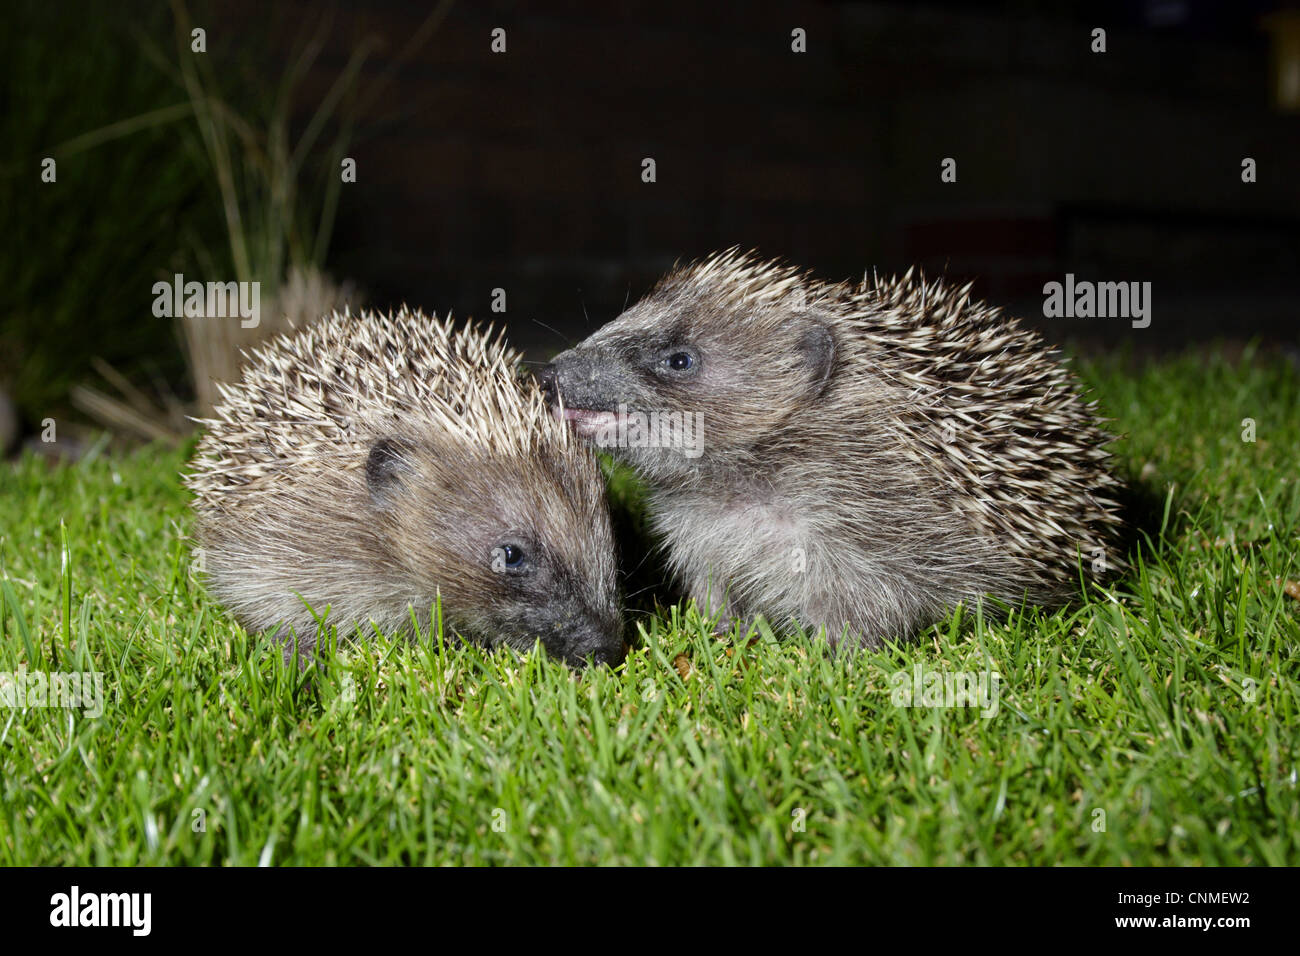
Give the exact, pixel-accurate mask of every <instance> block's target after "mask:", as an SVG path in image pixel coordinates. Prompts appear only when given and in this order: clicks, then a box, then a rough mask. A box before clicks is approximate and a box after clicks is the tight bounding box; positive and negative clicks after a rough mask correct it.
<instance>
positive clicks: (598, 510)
mask: <svg viewBox="0 0 1300 956" xmlns="http://www.w3.org/2000/svg"><path fill="white" fill-rule="evenodd" d="M518 360H519V356H518V355H517V354H516V353H515V352H513V351H512V350H510V349H508V348H507V347H506V345H505V344H504V341H503V340H502V338H501V337H500V336H498V337H496V338H495V339H494V338H492V336H491V333H490V331H489V332H487V333H484V332H480V331H478V330H476V329H475V328H473V327H472V326H465V327H464V328H461V329H459V330H458V329H455V328H454V327H453V325H452V323H451V320H450V319H448V320H447V321H445V322H439V321H438V320H437V319H436V318H430V317H428V316H425V315H423V314H421V313H419V312H410V311H406V310H405V309H403V310H402V311H400V312H398V313H397V314H396V315H376V314H369V313H363V314H362V315H360V316H353V315H350V314H344V315H339V314H337V313H335V314H333V315H330V316H328V317H326V318H324V319H322V320H321V321H320V322H319V323H318V324H316V325H314V326H312V327H310V328H307V329H305V330H303V331H300V332H298V333H294V334H289V335H285V336H281V337H280V338H277V339H275V340H273V341H272V342H270V343H269V344H268V345H266V346H264V347H262V348H260V349H258V350H256V351H254V352H253V353H252V355H251V356H250V363H249V365H248V367H247V368H246V370H245V372H244V377H243V381H241V382H240V383H239V384H237V385H233V386H223V387H222V388H221V396H222V401H221V403H220V404H219V405H218V406H217V408H216V410H215V415H216V417H215V418H214V419H212V420H210V421H205V422H203V423H202V424H203V425H205V426H206V429H207V433H206V434H205V435H204V437H203V439H202V440H201V442H200V443H199V448H198V453H197V455H196V457H195V460H194V462H193V465H192V467H193V472H192V473H191V474H190V475H188V476H187V477H186V483H187V484H188V486H189V487H190V489H191V490H192V491H193V492H194V494H195V500H194V507H195V510H196V512H197V515H198V526H197V537H198V541H199V544H200V545H201V547H202V549H203V558H204V562H205V565H206V571H207V574H208V581H209V587H210V589H211V591H212V592H213V594H214V595H215V596H216V597H217V598H218V599H219V600H220V601H222V603H224V604H225V605H226V606H227V607H229V608H230V610H231V611H232V612H233V613H234V614H235V616H236V617H237V618H238V619H239V620H240V622H241V623H243V624H244V626H245V627H247V628H249V629H250V630H257V631H260V630H266V629H269V628H272V627H275V626H276V625H287V627H284V628H283V630H282V634H281V639H282V640H285V641H288V640H289V634H288V629H289V628H292V629H293V631H294V632H295V633H296V636H297V640H298V642H299V650H300V652H302V653H305V654H311V653H312V652H313V649H314V646H315V642H316V637H317V634H316V630H317V625H316V622H315V619H314V618H313V616H312V612H311V610H309V609H308V606H307V605H310V606H311V609H312V610H314V611H315V612H316V614H317V615H321V614H323V613H324V612H325V611H326V609H327V608H328V609H329V617H328V623H329V624H332V625H336V626H337V628H338V633H339V635H340V637H344V636H350V635H351V634H352V633H353V631H354V630H355V629H356V628H357V627H362V628H363V629H365V630H366V631H369V624H370V623H371V622H373V623H374V624H375V625H378V627H379V630H380V631H381V632H383V633H392V632H407V633H409V631H410V629H411V616H412V614H411V609H414V611H415V614H416V616H417V619H423V620H427V619H428V618H427V615H428V613H429V609H430V608H431V606H432V605H433V603H434V601H435V600H436V599H437V598H438V597H439V596H441V601H442V611H443V620H444V623H445V624H446V625H448V626H449V627H450V628H451V629H452V630H454V631H455V632H456V633H458V634H459V635H461V636H462V637H464V638H467V639H470V640H474V641H477V642H480V643H483V644H486V645H495V644H498V643H506V644H510V645H513V646H515V647H518V648H527V647H531V646H532V645H533V642H534V640H540V641H541V642H542V644H543V646H544V647H545V648H546V649H547V650H548V651H549V652H550V653H551V654H553V655H555V656H557V657H560V658H562V659H563V660H565V661H566V662H568V663H570V664H579V663H582V662H584V661H585V660H587V659H588V658H590V659H594V660H596V661H599V662H606V663H617V662H618V661H619V660H621V659H622V657H623V653H624V648H623V641H622V631H623V627H622V616H621V612H620V604H619V600H618V594H617V585H616V567H615V560H614V544H613V538H612V535H611V532H610V525H609V516H608V512H607V510H606V507H605V503H604V498H603V489H604V485H603V481H602V479H601V475H600V470H599V467H598V466H597V464H596V462H595V460H594V459H593V457H592V456H591V454H590V453H589V452H588V451H587V450H586V449H585V448H583V447H581V445H580V443H578V442H576V441H574V440H572V439H571V438H570V437H569V435H568V429H567V428H565V426H563V425H562V424H559V423H557V422H555V421H554V419H553V418H552V416H551V415H549V414H548V413H547V410H546V404H545V401H544V400H543V398H542V395H541V393H540V392H539V391H538V390H537V388H536V386H535V385H533V384H531V383H528V382H526V381H525V380H521V378H520V377H519V373H518ZM299 595H301V597H299ZM304 602H305V603H304ZM291 652H292V646H289V647H287V648H286V654H289V653H291Z"/></svg>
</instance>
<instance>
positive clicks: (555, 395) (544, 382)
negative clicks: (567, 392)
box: [537, 363, 560, 405]
mask: <svg viewBox="0 0 1300 956" xmlns="http://www.w3.org/2000/svg"><path fill="white" fill-rule="evenodd" d="M556 379H557V376H556V374H555V364H554V363H551V364H550V365H548V366H546V368H544V369H542V370H541V371H540V372H538V373H537V383H538V384H539V385H541V386H542V394H543V395H545V396H546V401H547V403H548V404H550V405H556V404H558V403H559V401H560V386H559V384H558V382H557V380H556Z"/></svg>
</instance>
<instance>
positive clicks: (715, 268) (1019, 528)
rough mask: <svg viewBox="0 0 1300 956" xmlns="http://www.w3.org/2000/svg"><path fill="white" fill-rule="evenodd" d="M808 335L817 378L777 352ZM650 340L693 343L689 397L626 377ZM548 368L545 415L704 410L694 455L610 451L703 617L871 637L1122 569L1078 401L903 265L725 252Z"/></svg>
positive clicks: (1104, 483)
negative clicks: (883, 275)
mask: <svg viewBox="0 0 1300 956" xmlns="http://www.w3.org/2000/svg"><path fill="white" fill-rule="evenodd" d="M812 323H816V324H819V325H820V326H822V327H824V328H825V329H828V330H829V331H830V333H831V336H832V338H833V343H834V362H833V366H832V367H831V370H830V371H828V372H827V373H826V378H825V379H824V385H820V386H815V385H814V386H806V385H805V384H801V383H800V381H799V376H800V371H799V366H798V364H797V363H796V362H795V360H794V359H792V358H791V356H792V355H795V354H797V352H798V350H799V347H800V343H801V342H802V341H803V340H802V339H801V340H799V341H798V342H796V341H795V340H794V339H793V338H792V335H794V332H792V331H791V330H792V329H798V328H801V327H802V326H806V325H809V324H812ZM801 334H805V335H806V332H805V333H801ZM659 342H664V343H668V344H665V345H663V346H662V349H663V351H664V352H666V353H671V352H672V350H673V348H674V347H675V346H672V345H671V343H673V342H684V343H688V344H690V345H691V346H692V347H695V348H697V350H698V352H699V354H700V356H701V357H702V358H701V361H702V363H703V364H702V366H701V367H702V369H703V371H702V372H700V373H699V375H700V376H701V377H700V378H699V380H698V385H695V386H691V385H690V384H689V383H684V384H680V385H679V384H678V383H677V381H676V380H672V381H666V382H665V384H662V385H639V384H637V383H638V382H645V381H649V382H654V381H656V379H655V375H654V374H653V373H650V372H647V371H644V370H641V369H640V368H638V367H637V366H636V365H635V362H636V359H635V358H632V357H634V356H636V355H638V354H640V353H639V350H641V349H643V348H649V347H651V346H643V345H642V343H659ZM653 347H659V346H657V345H656V346H653ZM620 362H622V363H624V364H619V363H620ZM628 363H631V364H628ZM553 368H554V369H555V370H556V372H555V373H554V374H555V375H556V376H557V377H556V378H555V381H556V383H557V386H558V387H560V389H561V390H562V391H566V392H570V393H568V394H564V396H563V397H564V400H565V403H566V405H572V406H574V407H586V406H587V405H591V406H593V407H597V408H599V407H602V405H603V403H604V402H606V401H607V400H609V399H614V398H616V399H617V400H618V401H627V402H630V403H631V405H630V407H633V408H635V407H636V402H637V401H638V400H639V401H642V402H648V403H650V405H649V406H648V407H655V403H662V404H660V405H659V407H670V408H671V407H676V406H679V405H686V406H687V407H692V408H698V409H701V410H703V412H704V414H705V416H706V427H705V451H704V454H703V456H702V457H701V458H700V459H699V460H698V461H697V462H694V463H691V462H684V461H674V460H671V459H668V458H664V457H659V458H654V457H651V456H650V455H648V454H646V453H642V452H631V453H626V454H625V457H627V458H628V460H629V462H630V463H631V464H632V465H633V466H634V467H636V468H637V469H638V470H640V471H641V472H642V475H643V477H644V478H645V479H646V481H647V483H648V485H649V487H650V491H651V497H652V509H651V512H652V520H653V522H654V525H655V526H656V528H657V529H658V531H659V533H660V534H661V535H662V537H663V540H664V543H665V545H666V547H667V553H668V558H669V562H670V564H671V566H672V568H673V569H674V570H675V572H676V573H677V575H678V577H679V579H680V580H681V581H682V582H683V584H684V585H685V586H686V588H687V590H688V593H690V594H691V596H692V597H694V598H695V599H696V601H697V602H698V603H699V604H700V605H701V607H703V608H705V609H706V610H709V611H712V612H714V613H717V614H719V615H721V616H723V617H724V618H729V617H738V618H749V617H752V616H753V615H755V614H763V615H765V616H766V617H767V618H769V619H770V620H772V622H773V623H774V624H777V625H785V624H787V623H789V622H790V621H796V622H798V623H800V624H802V625H804V626H805V627H807V628H809V629H810V630H815V629H817V628H819V627H824V628H825V629H826V631H827V634H828V636H829V637H830V639H831V640H836V639H837V638H838V637H839V635H840V633H841V632H842V631H843V630H844V629H845V628H847V629H848V631H849V632H851V633H852V634H854V635H855V636H857V637H858V638H860V639H861V640H863V641H864V642H866V643H870V644H874V643H878V642H879V641H880V640H881V639H883V638H890V637H908V636H911V635H913V634H915V633H916V632H917V630H919V629H920V628H922V627H924V626H926V625H928V624H930V623H933V622H934V621H936V620H939V619H941V618H942V617H943V616H944V615H945V614H946V613H947V612H948V611H949V610H951V608H953V607H954V606H955V605H956V604H958V603H959V602H968V603H969V602H974V601H978V600H980V599H982V598H983V597H985V596H988V595H991V596H993V597H996V598H998V599H1000V600H1001V601H1005V602H1007V603H1010V604H1018V603H1020V602H1021V601H1024V600H1026V599H1027V600H1028V601H1030V602H1033V603H1041V604H1046V605H1054V604H1060V603H1063V602H1065V601H1066V600H1068V598H1069V596H1070V595H1071V594H1072V593H1075V592H1076V591H1077V588H1078V572H1079V569H1080V566H1081V561H1082V567H1083V569H1084V570H1085V571H1087V570H1088V569H1089V567H1090V565H1091V564H1092V562H1093V561H1094V559H1095V558H1097V557H1100V558H1101V559H1102V563H1103V564H1104V566H1105V567H1106V568H1108V569H1115V568H1118V567H1120V566H1121V561H1120V558H1119V555H1118V552H1117V550H1116V540H1117V530H1118V527H1119V519H1118V517H1117V513H1118V505H1117V503H1116V501H1115V500H1114V495H1115V493H1116V491H1117V489H1118V487H1119V483H1118V482H1117V481H1116V480H1115V478H1114V477H1113V476H1112V475H1111V474H1110V472H1109V470H1108V467H1107V466H1108V463H1109V458H1110V455H1109V451H1108V450H1107V443H1108V442H1109V441H1110V437H1109V436H1108V435H1106V434H1105V433H1104V432H1103V431H1102V430H1101V428H1100V426H1099V422H1098V419H1097V417H1096V409H1095V406H1094V405H1093V404H1090V403H1088V402H1087V401H1086V400H1085V399H1083V398H1082V397H1081V395H1080V389H1079V386H1078V384H1077V382H1076V381H1075V379H1074V378H1073V376H1072V375H1071V374H1070V373H1069V372H1068V371H1067V370H1066V369H1065V367H1064V366H1063V365H1062V364H1061V363H1060V362H1058V361H1057V360H1056V359H1055V358H1054V357H1053V355H1052V354H1051V352H1050V350H1049V349H1048V348H1047V346H1045V345H1044V343H1043V342H1042V340H1041V338H1040V337H1039V336H1038V335H1037V333H1035V332H1033V331H1031V330H1028V329H1025V328H1023V327H1022V326H1020V324H1019V323H1018V322H1016V321H1015V320H1014V319H1011V318H1007V317H1005V316H1003V315H1002V314H1001V313H1000V312H999V311H998V310H997V309H995V308H990V307H987V306H985V305H983V304H981V303H978V302H973V301H971V300H970V299H969V297H968V289H953V288H952V287H950V286H947V285H945V284H944V283H942V282H937V281H931V282H925V281H923V280H917V279H914V278H913V276H912V274H911V273H910V272H909V273H908V274H907V275H906V276H903V277H902V278H898V279H889V280H885V281H879V280H874V279H873V280H867V281H864V282H863V283H862V284H861V285H857V286H850V285H846V284H832V283H823V282H818V281H815V280H813V279H811V278H810V277H808V276H807V275H805V274H802V273H799V272H798V271H797V270H795V269H791V268H787V267H784V266H780V265H777V264H774V263H769V262H762V261H759V260H757V259H755V258H753V257H752V256H746V255H740V254H738V253H737V252H735V251H732V252H728V253H724V254H721V255H717V256H714V257H711V258H710V259H708V260H706V261H704V262H702V263H697V264H693V265H691V266H687V267H684V268H681V269H678V270H676V271H674V272H673V273H670V274H669V275H668V276H666V277H665V278H664V279H663V280H662V281H661V282H660V283H659V285H658V286H656V288H655V289H654V290H653V291H652V292H651V293H650V294H649V295H648V296H647V297H646V298H645V299H643V300H642V301H641V302H639V303H638V304H637V305H635V306H634V307H633V308H632V309H629V310H628V311H627V312H626V313H624V315H623V316H620V317H619V318H617V319H615V320H614V321H613V322H611V323H609V324H608V325H606V326H604V327H603V328H602V329H600V330H598V331H597V332H596V333H594V334H593V335H592V336H591V337H590V338H588V339H587V340H586V341H585V342H583V343H580V344H579V345H578V346H577V347H576V348H575V349H573V350H572V351H571V352H570V353H566V354H565V355H563V356H560V357H557V359H556V361H555V363H554V366H553ZM658 374H660V375H661V376H662V375H664V374H666V373H658ZM746 382H752V383H754V384H753V385H749V386H746V384H745V383H746ZM692 387H693V388H694V390H692ZM809 388H811V391H810V392H809V391H807V389H809ZM638 389H639V391H638ZM646 389H649V390H650V391H649V392H647V391H646ZM656 389H659V390H660V391H658V392H656V391H655V390H656ZM627 390H630V392H631V394H623V393H624V392H625V391H627ZM669 454H670V453H669Z"/></svg>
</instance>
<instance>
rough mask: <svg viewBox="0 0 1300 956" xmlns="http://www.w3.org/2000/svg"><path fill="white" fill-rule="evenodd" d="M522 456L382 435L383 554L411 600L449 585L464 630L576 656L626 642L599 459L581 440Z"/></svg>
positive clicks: (609, 652)
mask: <svg viewBox="0 0 1300 956" xmlns="http://www.w3.org/2000/svg"><path fill="white" fill-rule="evenodd" d="M552 452H553V453H551V454H542V455H538V456H533V457H530V458H529V459H528V460H527V461H524V460H522V459H520V458H518V457H515V456H510V455H505V454H501V453H499V452H493V451H490V450H487V449H484V448H482V447H481V446H477V445H474V444H471V443H468V442H463V441H453V440H448V439H447V437H446V436H441V437H440V438H438V439H434V440H424V441H418V442H417V441H410V440H407V439H401V438H392V437H389V438H381V439H379V440H378V441H376V442H375V444H374V445H373V446H372V448H371V451H370V453H369V456H368V459H367V464H366V484H367V490H368V493H369V499H370V506H371V508H372V509H373V511H374V514H375V518H376V534H377V538H378V540H379V547H380V548H381V549H382V550H381V552H380V553H382V554H383V555H384V561H385V562H386V563H389V564H390V565H391V567H392V568H393V569H395V570H396V572H397V574H398V576H399V577H400V579H401V580H402V581H403V585H404V590H405V592H406V593H407V594H408V595H409V602H410V603H411V604H412V605H413V606H415V607H416V608H417V609H420V608H423V607H429V606H431V605H432V603H433V602H434V600H435V598H437V597H438V596H441V599H442V607H443V615H444V620H445V621H446V622H447V623H448V624H450V625H451V627H452V628H453V629H454V630H455V631H456V632H457V633H458V634H460V635H461V636H462V637H463V638H466V639H469V640H473V641H475V642H478V643H481V644H485V645H488V646H495V645H497V644H509V645H511V646H513V647H516V648H519V649H521V650H526V649H529V648H531V647H532V646H533V643H534V642H535V641H541V643H542V645H543V647H545V648H546V650H547V651H548V652H549V653H551V654H552V655H553V656H555V657H558V658H560V659H562V660H564V661H565V662H567V663H569V664H571V665H581V664H583V663H585V662H586V661H587V660H595V661H598V662H602V663H609V664H617V663H618V662H619V661H620V660H622V658H623V655H624V653H625V648H624V645H623V625H622V618H621V615H620V613H619V601H618V593H617V574H616V567H615V562H614V557H613V553H614V545H613V537H612V534H611V532H610V527H609V519H608V515H607V513H606V512H605V510H604V508H603V507H602V503H603V494H604V489H603V486H602V483H601V480H600V475H599V470H598V469H597V467H596V465H595V463H594V462H592V461H591V459H590V457H589V456H587V455H585V454H584V453H582V452H581V449H578V448H573V447H569V446H567V445H562V444H557V446H556V447H555V448H554V449H553V450H552Z"/></svg>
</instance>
